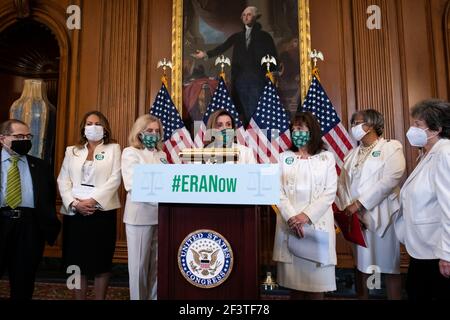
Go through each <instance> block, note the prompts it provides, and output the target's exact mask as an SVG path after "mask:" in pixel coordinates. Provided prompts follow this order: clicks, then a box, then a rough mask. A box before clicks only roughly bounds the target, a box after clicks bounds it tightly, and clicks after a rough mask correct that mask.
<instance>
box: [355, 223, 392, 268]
mask: <svg viewBox="0 0 450 320" xmlns="http://www.w3.org/2000/svg"><path fill="white" fill-rule="evenodd" d="M364 236H365V238H366V244H367V248H364V247H361V246H358V245H355V246H354V250H353V252H354V253H356V254H355V259H356V266H357V268H358V270H359V271H361V272H362V273H366V274H372V273H373V272H374V271H376V272H380V273H389V274H399V273H400V242H399V241H398V239H397V236H396V235H395V230H394V226H393V224H392V225H390V226H389V227H388V229H387V230H386V232H385V234H384V236H383V238H380V237H379V236H378V235H377V234H376V233H375V232H372V231H369V230H367V229H366V230H364ZM355 247H356V248H355ZM355 251H356V252H355Z"/></svg>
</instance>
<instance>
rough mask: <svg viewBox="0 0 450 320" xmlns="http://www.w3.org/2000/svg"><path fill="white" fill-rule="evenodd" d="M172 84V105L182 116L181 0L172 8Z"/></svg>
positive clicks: (176, 1)
mask: <svg viewBox="0 0 450 320" xmlns="http://www.w3.org/2000/svg"><path fill="white" fill-rule="evenodd" d="M172 64H173V68H172V82H171V87H172V88H171V89H172V90H171V96H172V100H173V103H174V104H175V106H176V107H177V109H178V111H179V112H180V114H182V107H183V104H182V88H183V85H182V83H183V0H173V8H172Z"/></svg>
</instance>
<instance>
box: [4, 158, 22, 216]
mask: <svg viewBox="0 0 450 320" xmlns="http://www.w3.org/2000/svg"><path fill="white" fill-rule="evenodd" d="M9 159H10V161H11V166H10V167H9V169H8V176H7V179H6V198H5V200H6V204H7V205H8V206H9V207H11V208H13V209H15V208H17V207H18V206H19V204H21V202H22V189H21V186H20V172H19V167H18V166H17V162H18V161H19V157H11V158H9Z"/></svg>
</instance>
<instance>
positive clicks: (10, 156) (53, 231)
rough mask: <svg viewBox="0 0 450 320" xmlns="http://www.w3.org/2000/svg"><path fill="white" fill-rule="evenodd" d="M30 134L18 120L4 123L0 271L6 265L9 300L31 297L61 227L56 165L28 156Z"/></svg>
mask: <svg viewBox="0 0 450 320" xmlns="http://www.w3.org/2000/svg"><path fill="white" fill-rule="evenodd" d="M31 138H32V135H31V134H30V129H29V127H28V126H27V125H26V124H25V123H24V122H22V121H20V120H8V121H6V122H4V123H2V124H1V125H0V143H1V146H2V148H1V155H0V164H1V171H0V188H1V189H0V190H1V192H0V276H1V275H2V274H3V273H4V271H5V270H8V274H9V282H10V287H11V299H31V298H32V296H33V291H34V281H35V276H36V270H37V268H38V265H39V262H40V261H41V259H42V255H43V253H44V246H45V242H46V241H47V243H49V244H50V245H53V244H54V242H55V240H56V238H57V236H58V233H59V230H60V222H59V220H58V218H57V217H56V208H55V195H56V187H55V181H54V176H53V170H51V169H50V167H49V165H48V164H47V163H46V162H45V161H43V160H41V159H38V158H35V157H32V156H29V155H27V153H28V151H30V149H31Z"/></svg>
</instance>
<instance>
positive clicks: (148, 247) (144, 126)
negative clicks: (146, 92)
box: [122, 114, 167, 300]
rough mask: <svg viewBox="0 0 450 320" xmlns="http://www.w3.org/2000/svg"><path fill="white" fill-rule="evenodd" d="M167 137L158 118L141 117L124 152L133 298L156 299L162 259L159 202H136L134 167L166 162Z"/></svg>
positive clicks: (132, 129)
mask: <svg viewBox="0 0 450 320" xmlns="http://www.w3.org/2000/svg"><path fill="white" fill-rule="evenodd" d="M163 137H164V134H163V130H162V125H161V122H160V121H159V119H158V118H156V117H154V116H152V115H149V114H146V115H143V116H140V117H139V118H138V119H137V120H136V122H135V123H134V125H133V127H132V128H131V132H130V135H129V137H128V142H129V145H130V146H129V147H127V148H125V149H124V150H123V153H122V177H123V184H124V187H125V190H126V191H127V201H126V204H125V213H124V217H123V222H124V223H125V228H126V233H127V245H128V273H129V277H130V299H131V300H150V299H151V300H156V298H157V271H158V270H157V268H158V265H157V261H158V260H157V259H158V203H147V202H133V201H132V200H131V192H132V185H133V172H134V167H135V166H136V165H138V164H166V163H167V158H166V154H165V153H164V152H163V151H161V150H162V138H163Z"/></svg>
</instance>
